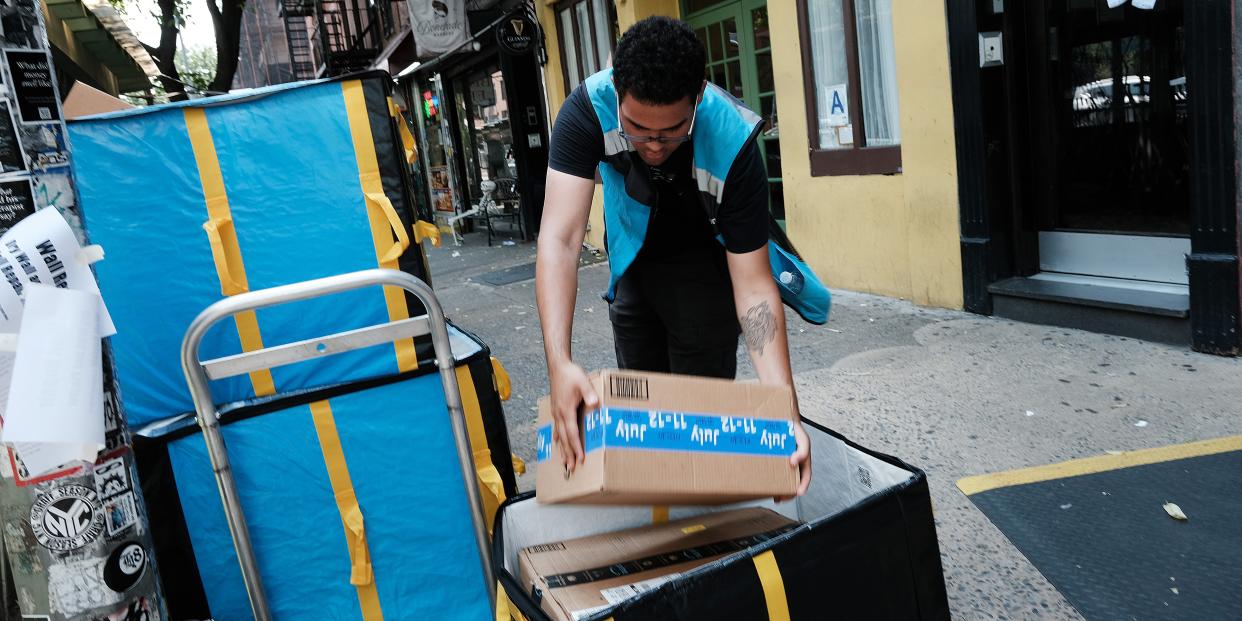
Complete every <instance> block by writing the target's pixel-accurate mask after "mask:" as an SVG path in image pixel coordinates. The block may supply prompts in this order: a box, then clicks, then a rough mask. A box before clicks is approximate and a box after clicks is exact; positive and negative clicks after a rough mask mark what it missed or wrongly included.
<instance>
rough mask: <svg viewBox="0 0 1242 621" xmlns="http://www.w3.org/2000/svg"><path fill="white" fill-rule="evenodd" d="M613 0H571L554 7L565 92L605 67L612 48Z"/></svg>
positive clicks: (613, 39) (613, 33)
mask: <svg viewBox="0 0 1242 621" xmlns="http://www.w3.org/2000/svg"><path fill="white" fill-rule="evenodd" d="M612 1H613V0H573V1H572V2H562V3H560V4H558V5H556V26H557V34H558V36H559V39H560V43H561V66H562V67H563V68H564V78H565V92H566V93H569V92H570V91H572V90H573V89H574V87H576V86H578V84H580V83H581V82H582V81H583V80H585V79H586V78H587V77H588V76H590V75H591V74H593V73H595V72H597V71H599V70H601V69H603V68H605V67H607V66H608V62H609V57H610V56H612V48H613V46H614V45H615V44H616V39H617V37H616V32H617V23H616V21H617V20H616V17H615V16H614V11H613V6H612Z"/></svg>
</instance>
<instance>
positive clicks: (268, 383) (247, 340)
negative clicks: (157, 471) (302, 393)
mask: <svg viewBox="0 0 1242 621" xmlns="http://www.w3.org/2000/svg"><path fill="white" fill-rule="evenodd" d="M184 115H185V128H186V133H187V134H188V135H189V138H190V147H191V148H192V149H193V150H194V163H195V165H196V166H197V167H198V178H199V183H201V184H202V187H203V199H204V202H205V203H206V206H207V222H205V223H204V224H203V230H204V231H205V232H206V233H207V243H208V244H210V246H211V258H212V260H213V261H214V262H215V264H216V276H217V277H218V278H219V279H220V292H221V294H223V295H226V296H229V295H237V294H238V293H244V292H246V291H249V290H250V284H249V283H248V282H247V281H246V266H245V264H244V263H243V262H242V256H241V246H239V245H238V243H237V232H236V231H235V230H234V229H233V214H232V212H231V211H230V209H229V198H228V194H227V193H226V192H225V190H224V175H223V174H222V173H221V172H220V161H219V159H218V158H217V156H216V143H215V141H214V140H213V139H212V137H211V128H210V127H209V126H208V125H207V113H206V112H205V111H203V110H202V109H201V108H186V109H185V111H184ZM233 322H234V323H236V324H237V336H238V339H239V340H240V341H241V346H242V351H256V350H259V349H263V337H262V336H261V335H260V334H259V318H258V316H257V315H256V314H255V312H254V311H246V312H243V313H238V314H236V315H233ZM250 385H251V386H252V387H253V388H254V394H255V395H256V396H260V397H262V396H266V395H273V394H276V383H275V381H273V380H272V372H271V371H270V370H267V369H264V370H262V371H254V372H252V373H250Z"/></svg>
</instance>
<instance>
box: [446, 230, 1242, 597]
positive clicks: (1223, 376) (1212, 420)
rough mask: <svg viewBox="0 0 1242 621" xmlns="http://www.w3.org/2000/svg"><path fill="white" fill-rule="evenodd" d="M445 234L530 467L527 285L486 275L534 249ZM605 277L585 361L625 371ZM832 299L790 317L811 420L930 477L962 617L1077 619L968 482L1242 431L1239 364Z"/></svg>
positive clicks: (543, 383)
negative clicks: (825, 313) (806, 314)
mask: <svg viewBox="0 0 1242 621" xmlns="http://www.w3.org/2000/svg"><path fill="white" fill-rule="evenodd" d="M445 242H446V243H445V246H444V247H443V248H440V249H432V250H431V251H430V252H429V255H430V257H431V263H432V272H433V274H434V280H435V283H434V284H435V288H436V290H437V292H438V294H439V295H440V299H441V302H442V304H443V305H444V307H445V309H446V311H447V313H448V314H449V316H450V317H451V318H452V319H453V320H454V321H455V322H456V323H458V324H459V325H461V326H463V327H465V328H466V329H469V330H471V331H474V332H476V333H478V334H479V335H480V336H481V337H482V338H483V339H484V340H485V341H486V342H487V343H488V344H489V345H490V346H491V348H492V351H493V353H494V354H495V355H496V356H497V357H499V358H500V360H501V361H502V362H503V363H504V364H505V366H506V367H507V368H508V370H509V373H510V375H511V376H512V379H513V388H514V395H513V398H512V400H510V401H509V402H508V403H507V404H506V416H507V418H508V422H509V432H510V437H511V439H512V442H513V446H514V449H515V450H516V451H517V452H518V454H519V455H520V456H522V457H523V458H524V459H526V460H527V462H528V463H533V461H534V459H533V458H534V454H533V452H534V439H533V438H534V435H533V430H534V427H533V424H534V418H535V403H536V399H537V398H538V397H539V396H540V395H543V394H545V393H546V392H547V389H548V386H547V376H546V370H545V367H544V359H543V350H542V342H541V339H540V332H539V323H538V317H537V314H536V310H535V292H534V281H533V280H522V281H519V282H514V283H512V284H507V285H502V286H493V285H489V284H486V283H484V282H483V281H482V280H481V278H482V277H484V276H485V275H487V274H489V273H493V272H495V271H497V270H501V269H505V268H510V267H514V266H524V265H527V264H530V263H532V262H533V261H534V256H535V247H534V244H521V243H518V244H515V245H513V246H504V245H500V242H499V241H497V245H496V246H494V247H492V248H488V247H487V246H486V240H485V238H483V237H482V236H481V235H471V236H467V240H466V243H465V245H463V246H461V247H454V246H453V245H452V243H451V241H450V240H448V239H447V238H446V239H445ZM584 256H585V257H586V258H587V259H588V260H586V261H584V263H591V261H592V260H593V259H592V258H591V257H590V255H589V254H586V255H584ZM532 273H533V272H532ZM607 274H608V272H607V265H606V264H604V263H594V264H586V265H584V267H582V269H581V270H580V282H581V287H580V291H579V295H578V302H577V310H576V313H575V321H574V344H575V345H574V356H575V359H576V360H577V361H578V362H579V363H580V364H581V365H582V366H583V367H584V368H586V369H588V370H591V369H596V368H601V367H609V366H614V365H615V359H614V356H613V351H612V339H611V332H610V328H609V324H608V317H607V314H608V309H607V305H606V304H605V303H604V302H603V301H602V300H601V299H600V298H599V295H598V294H599V292H600V291H602V290H603V289H604V288H605V286H606V282H607ZM826 276H827V280H828V281H829V283H831V280H832V278H831V275H830V274H828V275H826ZM834 302H835V303H834V306H833V311H832V319H831V321H830V322H829V323H828V325H827V326H822V327H817V326H811V325H809V324H806V323H805V322H803V321H801V320H800V319H798V318H797V317H796V316H793V315H788V316H787V322H788V329H789V341H790V348H791V352H792V357H793V369H794V373H795V381H796V384H797V388H798V395H799V399H800V402H801V406H802V413H803V414H804V415H805V416H807V417H808V418H811V419H814V420H816V421H818V422H820V423H822V424H824V425H827V426H829V427H831V428H833V429H835V430H837V431H839V432H841V433H843V434H844V435H846V436H847V437H850V438H851V439H853V440H855V441H857V442H859V443H860V444H863V445H865V446H867V447H869V448H872V449H875V450H878V451H881V452H884V453H888V454H892V455H895V456H897V457H900V458H902V459H903V460H905V461H907V462H909V463H911V464H913V465H915V466H918V467H920V468H922V469H924V470H925V471H926V472H927V476H928V479H929V481H930V486H931V491H932V497H933V503H934V506H935V511H936V525H937V529H938V534H939V538H940V547H941V554H942V559H943V563H944V569H945V578H946V582H947V587H948V592H949V599H950V604H951V606H952V609H953V615H954V618H955V619H1036V618H1037V619H1079V618H1081V617H1079V615H1078V614H1077V613H1076V612H1075V611H1074V610H1073V609H1072V608H1071V607H1070V606H1069V604H1068V603H1067V602H1066V601H1065V600H1064V598H1062V597H1061V596H1060V594H1058V593H1057V591H1056V590H1055V589H1054V588H1053V587H1052V586H1051V585H1050V584H1049V583H1048V582H1047V581H1046V580H1045V579H1044V578H1043V577H1042V576H1041V575H1040V574H1039V573H1038V572H1037V571H1036V570H1035V569H1034V568H1033V567H1032V566H1031V564H1030V563H1029V562H1027V561H1026V559H1025V558H1024V557H1022V556H1021V555H1020V554H1019V553H1018V552H1017V550H1016V549H1015V548H1014V547H1013V546H1012V545H1011V544H1010V543H1009V542H1008V540H1007V539H1005V537H1004V536H1003V535H1002V534H1001V533H1000V531H999V530H997V529H996V528H995V527H993V526H992V525H991V523H990V522H989V521H988V520H987V519H986V518H985V517H984V516H983V514H982V513H980V512H979V511H978V510H976V509H975V508H974V506H973V505H972V504H971V503H970V502H969V500H967V499H966V497H965V496H964V495H963V494H962V493H961V492H959V491H958V490H957V488H956V487H955V486H954V484H955V482H956V481H957V480H958V479H960V478H962V477H964V476H968V475H973V474H983V473H991V472H997V471H1002V470H1010V469H1014V468H1021V467H1027V466H1036V465H1043V464H1048V463H1054V462H1059V461H1064V460H1067V459H1073V458H1079V457H1088V456H1094V455H1100V454H1103V453H1105V452H1107V451H1120V450H1133V449H1141V448H1149V447H1156V446H1162V445H1168V444H1174V443H1182V442H1189V441H1193V440H1201V439H1209V438H1217V437H1221V436H1227V435H1235V434H1239V433H1242V420H1239V417H1238V416H1237V412H1238V410H1239V406H1238V404H1239V403H1242V382H1240V381H1238V379H1239V378H1240V377H1242V361H1240V360H1237V359H1227V358H1219V357H1214V356H1206V355H1201V354H1197V353H1194V352H1192V351H1190V350H1189V349H1188V348H1174V347H1168V346H1164V345H1157V344H1152V343H1146V342H1142V341H1135V340H1133V339H1125V338H1119V337H1112V336H1107V335H1099V334H1093V333H1088V332H1081V331H1076V330H1066V329H1061V328H1049V327H1043V326H1036V325H1028V324H1020V323H1015V322H1010V321H1005V320H1000V319H993V318H990V317H981V316H977V315H971V314H967V313H961V312H953V311H945V310H939V309H926V308H920V307H917V306H914V305H913V304H910V303H907V302H904V301H901V300H894V299H890V298H884V297H879V296H872V295H866V294H860V293H853V292H846V291H834ZM739 360H740V364H739V375H740V376H742V377H754V372H753V370H752V369H751V367H750V363H749V361H748V360H746V359H745V356H744V354H743V352H742V351H741V350H740V348H739ZM1143 423H1145V424H1143ZM826 475H827V473H823V472H817V476H826ZM524 479H525V480H524V481H522V485H523V487H527V488H529V487H530V486H531V485H532V483H531V481H532V478H531V477H530V476H529V475H527V476H526V477H524ZM1168 595H1169V596H1170V597H1176V594H1174V593H1170V594H1168Z"/></svg>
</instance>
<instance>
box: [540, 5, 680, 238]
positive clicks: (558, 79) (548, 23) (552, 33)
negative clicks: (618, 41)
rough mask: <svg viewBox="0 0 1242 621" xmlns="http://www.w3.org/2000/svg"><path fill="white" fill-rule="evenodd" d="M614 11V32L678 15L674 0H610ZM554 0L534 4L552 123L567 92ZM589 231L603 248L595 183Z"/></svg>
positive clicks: (601, 206) (600, 194)
mask: <svg viewBox="0 0 1242 621" xmlns="http://www.w3.org/2000/svg"><path fill="white" fill-rule="evenodd" d="M612 1H613V3H614V5H615V6H616V10H617V35H618V36H620V34H621V33H623V32H625V30H626V29H627V28H629V27H630V26H632V25H634V23H635V22H637V21H638V20H640V19H643V18H644V17H650V16H652V15H668V16H670V17H678V16H679V15H680V14H681V7H680V3H679V2H678V0H612ZM555 4H556V0H540V1H537V2H536V3H535V12H536V14H537V15H538V17H539V23H540V25H541V26H542V27H543V31H544V36H545V37H546V38H547V45H548V48H547V49H548V64H547V65H545V66H544V68H543V76H544V85H545V86H544V88H545V89H546V91H547V94H548V115H549V117H550V118H551V121H552V122H553V123H555V122H556V113H557V112H558V111H560V109H561V104H563V103H565V98H566V97H568V96H569V93H567V92H565V73H564V70H563V69H562V67H561V42H560V38H559V30H558V27H557V21H556V13H554V12H553V9H554V8H555ZM588 223H589V230H588V231H587V234H586V243H588V244H591V245H592V246H595V247H596V248H599V249H601V250H602V249H603V248H604V199H603V192H601V191H600V186H598V185H596V186H595V196H594V198H593V199H592V200H591V216H590V219H589V220H588Z"/></svg>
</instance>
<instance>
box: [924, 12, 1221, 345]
mask: <svg viewBox="0 0 1242 621" xmlns="http://www.w3.org/2000/svg"><path fill="white" fill-rule="evenodd" d="M948 14H949V19H950V37H951V40H952V44H953V46H954V48H955V50H954V54H953V59H954V65H953V70H954V74H953V88H954V95H955V113H956V120H957V145H958V151H959V152H958V158H959V159H958V161H959V168H960V175H961V177H960V181H961V197H962V256H963V264H964V269H963V277H964V281H965V305H966V308H967V309H968V310H971V311H974V312H980V313H986V314H992V313H995V314H998V315H1003V316H1008V317H1013V318H1017V319H1024V320H1033V321H1039V322H1041V323H1053V324H1059V325H1066V326H1071V327H1082V328H1087V329H1093V330H1098V331H1103V332H1111V333H1116V334H1121V335H1128V336H1137V337H1141V338H1148V339H1155V340H1161V341H1166V342H1170V343H1176V344H1187V343H1192V342H1193V344H1194V347H1195V348H1196V349H1200V350H1202V351H1210V352H1216V353H1233V354H1236V353H1237V352H1238V346H1239V343H1240V342H1242V341H1240V340H1239V335H1238V328H1239V320H1238V317H1239V312H1238V290H1239V280H1238V271H1237V255H1238V237H1237V223H1238V212H1237V198H1236V193H1235V191H1234V188H1236V178H1237V173H1236V171H1235V170H1234V165H1233V162H1234V161H1235V155H1234V145H1235V143H1236V140H1235V138H1234V132H1235V129H1236V128H1235V126H1234V106H1233V88H1234V83H1235V80H1234V75H1235V73H1234V69H1233V66H1234V65H1233V55H1232V54H1231V53H1229V50H1232V47H1233V28H1232V23H1233V22H1232V20H1233V15H1232V13H1231V11H1230V3H1229V2H1227V1H1224V0H1219V1H1218V0H1202V1H1200V0H1195V1H1193V2H1192V1H1190V0H1156V1H1155V2H1151V1H1147V2H1143V1H1132V2H1109V1H1107V0H1057V1H1045V2H1030V3H981V4H980V3H974V2H953V1H951V2H949V12H948Z"/></svg>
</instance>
